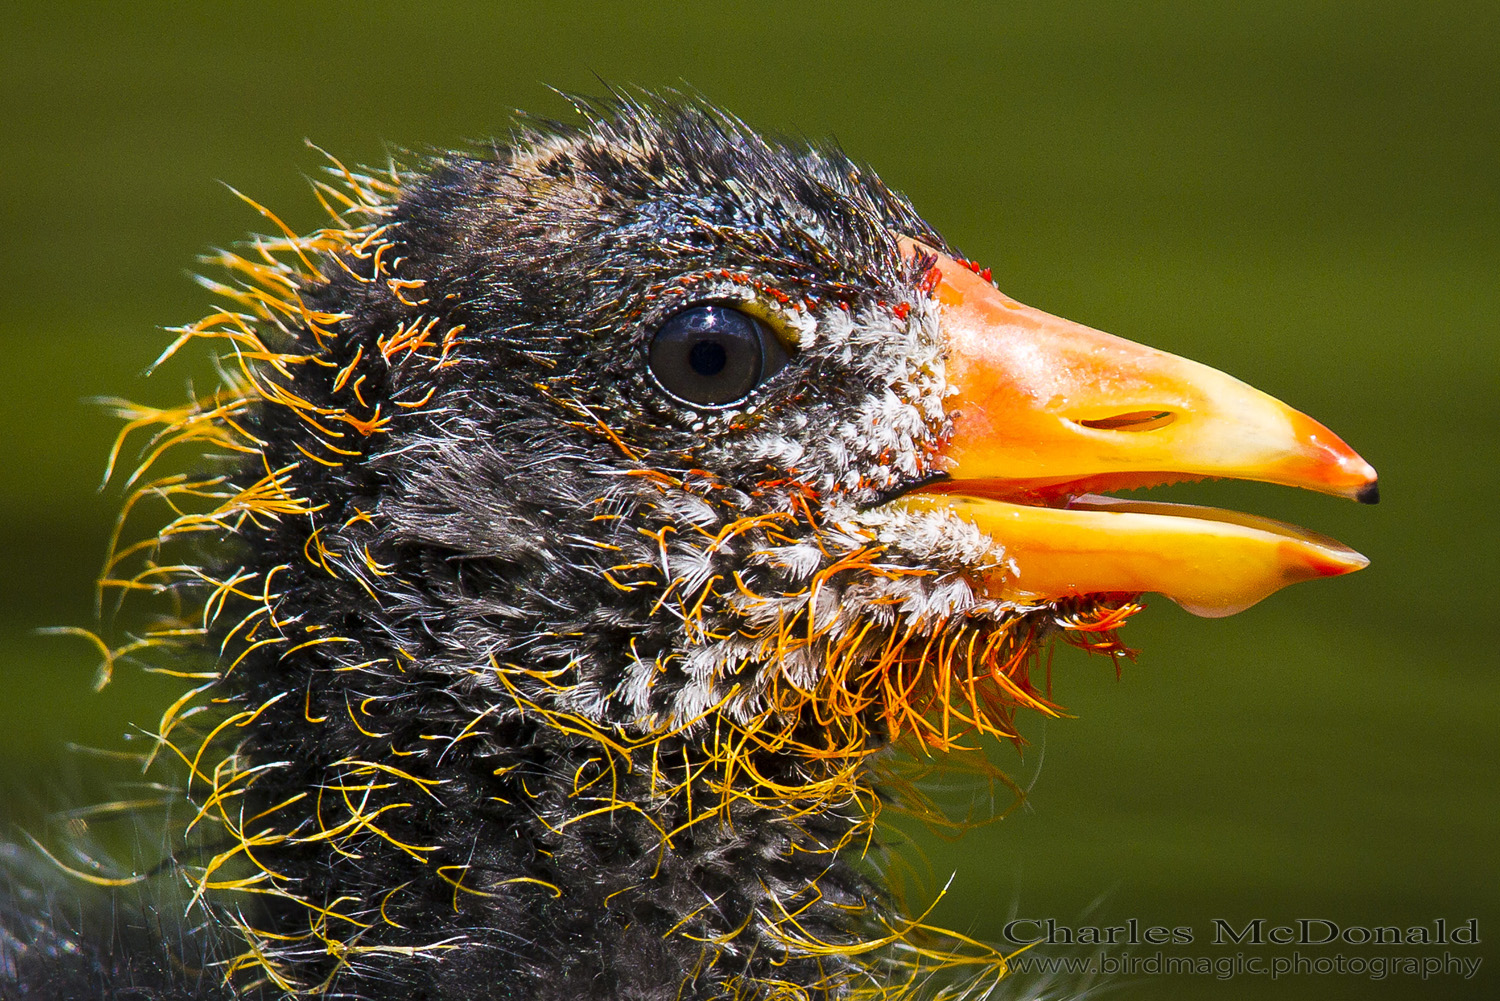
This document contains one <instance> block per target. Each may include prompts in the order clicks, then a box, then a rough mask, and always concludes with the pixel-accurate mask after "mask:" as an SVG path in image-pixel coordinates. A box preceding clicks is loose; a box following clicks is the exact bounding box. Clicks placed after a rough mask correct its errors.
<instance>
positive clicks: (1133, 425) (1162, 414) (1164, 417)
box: [1073, 410, 1177, 431]
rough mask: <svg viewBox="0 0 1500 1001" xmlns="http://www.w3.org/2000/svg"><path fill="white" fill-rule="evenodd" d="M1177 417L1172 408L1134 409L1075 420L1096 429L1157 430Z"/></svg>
mask: <svg viewBox="0 0 1500 1001" xmlns="http://www.w3.org/2000/svg"><path fill="white" fill-rule="evenodd" d="M1176 419H1177V415H1176V414H1174V413H1172V412H1171V411H1170V410H1132V411H1131V412H1130V413H1128V414H1115V415H1114V416H1113V417H1101V418H1100V419H1099V420H1096V421H1074V422H1073V423H1075V424H1081V425H1083V426H1084V427H1086V428H1093V429H1094V430H1096V431H1155V430H1156V429H1157V428H1164V427H1166V426H1167V425H1168V424H1171V423H1172V422H1173V421H1175V420H1176Z"/></svg>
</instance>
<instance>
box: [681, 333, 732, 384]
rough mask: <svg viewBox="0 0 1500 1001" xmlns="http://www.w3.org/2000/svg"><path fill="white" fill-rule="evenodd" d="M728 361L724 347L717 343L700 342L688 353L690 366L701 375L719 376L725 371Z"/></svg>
mask: <svg viewBox="0 0 1500 1001" xmlns="http://www.w3.org/2000/svg"><path fill="white" fill-rule="evenodd" d="M728 360H729V355H728V354H727V353H726V352H725V350H724V345H722V344H720V343H719V342H717V341H699V342H698V343H697V344H694V345H693V348H692V350H691V351H689V352H688V364H689V365H691V366H693V371H694V372H697V373H698V374H699V375H705V376H707V375H718V374H719V373H720V372H722V371H724V363H725V362H727V361H728Z"/></svg>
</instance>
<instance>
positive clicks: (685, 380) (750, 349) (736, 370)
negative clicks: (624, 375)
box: [647, 305, 789, 407]
mask: <svg viewBox="0 0 1500 1001" xmlns="http://www.w3.org/2000/svg"><path fill="white" fill-rule="evenodd" d="M647 360H648V362H649V364H650V367H651V374H652V375H654V376H655V377H656V381H657V382H658V383H659V384H660V385H661V387H662V388H663V389H665V390H666V391H667V392H669V393H671V394H672V395H673V396H675V397H677V398H678V399H679V400H682V401H684V402H686V403H693V404H697V405H699V406H707V407H722V406H726V405H728V404H731V403H735V402H737V401H739V400H742V399H744V398H745V397H746V396H748V395H750V393H751V391H752V390H754V389H755V387H756V386H758V385H760V383H761V382H763V381H764V380H765V379H767V378H769V377H770V376H772V375H774V374H776V372H778V371H780V370H781V368H782V367H783V366H784V365H786V363H787V361H788V360H789V359H788V357H787V353H786V349H785V348H784V347H782V346H781V342H780V341H779V340H777V339H776V335H775V334H773V333H772V332H771V331H770V329H769V328H768V327H767V326H766V325H765V324H764V323H762V322H761V321H760V320H757V319H756V318H754V317H752V316H749V315H747V314H745V313H742V312H740V311H739V310H737V309H734V308H733V307H730V306H719V305H702V306H690V307H688V308H687V309H684V310H683V311H682V312H680V313H677V314H675V315H673V316H670V317H668V318H667V320H666V321H665V322H664V323H663V324H662V325H661V327H660V328H659V329H658V330H657V331H656V335H655V337H653V338H652V341H651V347H650V350H649V353H648V359H647Z"/></svg>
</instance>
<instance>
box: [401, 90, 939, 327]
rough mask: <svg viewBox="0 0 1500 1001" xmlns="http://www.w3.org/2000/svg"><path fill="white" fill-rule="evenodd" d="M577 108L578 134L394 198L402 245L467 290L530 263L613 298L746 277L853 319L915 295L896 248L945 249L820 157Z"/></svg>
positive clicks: (785, 144)
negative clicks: (840, 307) (661, 286)
mask: <svg viewBox="0 0 1500 1001" xmlns="http://www.w3.org/2000/svg"><path fill="white" fill-rule="evenodd" d="M578 107H579V110H580V112H581V113H582V114H583V115H584V118H585V121H584V122H583V123H582V124H579V125H575V126H565V125H556V124H553V125H548V126H544V127H533V128H526V129H522V130H519V131H518V132H517V133H516V134H515V135H514V136H513V137H512V142H511V144H510V145H508V146H499V145H497V146H495V147H493V149H492V151H491V154H490V155H488V156H470V157H453V156H449V157H445V158H444V159H442V160H441V161H440V162H438V163H436V164H433V165H431V169H430V170H429V171H428V173H427V176H425V177H423V178H421V179H419V180H418V182H417V183H416V184H414V185H413V186H412V187H410V188H409V189H408V190H407V191H406V193H405V194H404V196H403V199H402V204H401V207H400V209H399V213H398V219H399V220H400V222H401V224H402V229H403V230H404V232H403V234H402V236H403V239H404V240H405V241H407V242H414V243H417V244H419V245H420V246H419V249H420V250H421V254H420V256H421V257H422V258H423V259H424V260H426V261H428V262H429V263H430V262H431V261H433V260H434V259H438V260H441V259H444V258H446V259H447V263H448V264H449V267H450V268H451V269H452V272H456V273H457V274H461V275H463V276H465V277H467V278H468V279H470V280H471V283H472V281H474V280H482V279H484V278H486V277H488V278H489V279H490V280H491V281H500V282H502V284H503V276H504V274H505V272H507V271H508V270H510V269H509V268H507V267H506V265H507V264H514V263H517V262H524V263H525V264H526V265H527V268H526V270H528V271H529V272H530V273H531V274H532V275H533V276H537V277H540V276H541V275H542V274H544V273H546V274H550V275H553V276H556V277H558V278H559V279H562V278H565V277H566V276H568V275H569V274H570V273H572V274H574V275H576V276H578V277H582V276H583V275H582V274H580V273H586V275H587V277H588V278H589V279H590V280H591V281H592V282H593V283H594V284H595V286H596V287H597V288H598V289H599V290H600V291H601V292H604V293H605V294H613V295H622V294H627V293H628V292H630V291H631V290H638V289H641V288H642V287H646V288H650V287H651V283H650V282H644V283H643V282H642V280H641V279H642V274H641V269H642V267H643V266H646V267H649V268H653V269H655V270H656V273H657V277H658V279H659V281H661V282H666V281H670V280H671V279H672V278H673V277H677V276H682V275H692V274H697V273H703V272H712V271H715V270H719V269H727V270H737V269H746V268H750V269H755V270H757V271H761V272H765V273H768V274H769V275H771V276H774V278H775V280H776V282H777V286H778V287H777V288H776V290H775V291H776V292H778V293H780V294H781V295H785V296H787V297H788V298H789V299H798V300H800V299H804V298H806V299H811V300H814V301H823V300H827V299H835V300H838V301H844V302H849V303H851V304H853V303H859V302H864V301H870V300H872V299H875V298H879V297H881V296H890V295H891V294H892V290H893V289H896V288H900V287H903V286H905V285H906V284H907V283H908V282H909V280H910V278H911V276H910V274H909V273H908V272H909V270H910V269H909V268H908V267H907V266H906V265H905V263H904V262H903V261H902V259H901V256H900V254H899V252H898V250H897V246H896V237H897V236H900V235H906V236H912V237H916V238H918V239H921V240H923V241H924V242H927V243H928V244H929V245H932V246H937V247H943V246H945V244H944V242H943V240H942V238H941V237H940V236H939V235H938V234H937V233H936V232H934V231H933V230H932V228H931V227H930V226H928V225H927V223H925V222H924V221H923V220H922V219H921V217H919V216H918V215H917V213H916V211H915V210H914V209H913V208H912V207H911V205H910V203H909V202H907V200H906V199H905V198H903V197H902V196H901V195H899V194H897V193H895V192H893V191H891V190H890V189H889V188H887V187H886V186H885V185H884V184H883V183H882V182H881V181H880V179H879V178H878V177H877V176H875V174H874V173H872V172H871V171H869V170H868V169H866V168H863V167H861V166H859V165H857V164H855V163H854V162H853V161H851V160H850V159H849V158H848V157H847V156H845V155H844V154H843V153H842V152H841V151H839V150H838V149H837V148H835V147H832V146H830V145H818V146H814V145H810V144H807V143H804V142H800V141H794V140H768V139H766V138H764V137H762V136H760V135H758V134H756V133H755V132H753V131H752V130H750V129H749V128H748V127H747V126H745V125H744V124H743V123H741V122H740V121H738V120H737V119H734V118H732V117H730V116H728V115H725V114H723V113H721V112H719V111H716V110H714V109H711V108H709V107H706V106H703V105H687V106H682V105H668V104H665V103H648V102H644V101H625V100H617V101H610V102H603V103H601V102H594V103H588V104H585V103H582V102H580V103H579V105H578ZM487 266H488V267H487ZM497 266H498V267H497ZM486 272H488V274H486ZM464 291H465V292H466V293H469V292H474V291H481V290H480V289H474V288H467V289H465V290H464ZM490 291H492V292H495V293H501V294H504V293H506V292H511V293H519V292H525V293H529V294H531V295H534V294H535V293H536V292H538V291H543V290H540V289H537V288H534V287H529V288H524V289H523V288H509V289H507V288H503V287H502V288H495V289H491V290H490ZM514 298H515V297H512V301H514ZM464 301H467V302H470V303H472V302H474V300H472V299H468V298H466V297H465V298H464ZM486 305H488V306H494V305H497V304H496V303H494V302H493V301H491V302H488V303H486ZM557 318H558V319H565V318H566V317H565V316H562V315H559V316H558V317H557Z"/></svg>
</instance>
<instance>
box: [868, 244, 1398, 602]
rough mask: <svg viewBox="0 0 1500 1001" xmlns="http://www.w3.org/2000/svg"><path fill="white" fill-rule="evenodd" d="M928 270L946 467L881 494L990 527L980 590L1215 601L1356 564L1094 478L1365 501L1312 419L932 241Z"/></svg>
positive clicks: (1368, 496) (1366, 475) (1276, 533)
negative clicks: (907, 489) (1229, 485)
mask: <svg viewBox="0 0 1500 1001" xmlns="http://www.w3.org/2000/svg"><path fill="white" fill-rule="evenodd" d="M904 243H905V246H904V248H903V249H904V250H905V251H906V252H907V253H908V254H919V253H920V254H924V255H930V254H931V251H929V250H927V248H925V247H922V246H920V245H917V244H915V243H913V242H911V241H904ZM928 282H929V287H932V288H933V295H934V297H935V298H936V300H937V302H938V304H939V319H940V324H941V327H942V333H943V336H944V338H945V341H946V376H947V381H948V386H949V390H948V391H949V396H948V398H947V399H946V401H945V405H946V407H947V410H948V413H949V415H950V417H951V420H952V433H951V435H950V436H949V437H948V439H947V440H946V442H945V443H944V445H943V447H942V450H941V451H942V457H943V460H944V462H945V464H946V465H945V468H946V470H947V472H948V473H949V479H947V480H945V481H942V482H940V483H937V484H934V485H933V486H931V487H929V488H926V490H924V491H922V492H919V493H915V494H911V495H908V496H906V497H903V498H901V499H899V500H897V501H895V502H893V503H895V504H900V505H903V506H905V507H907V508H909V509H913V510H924V509H926V510H933V509H947V510H952V511H954V512H956V513H957V514H959V515H960V516H962V517H964V518H967V519H969V520H971V521H972V522H973V523H974V524H975V525H977V526H978V527H979V528H980V529H982V530H983V531H985V532H987V533H988V534H990V535H991V536H992V537H993V538H994V539H995V541H996V543H997V544H998V546H1000V547H1002V548H1003V550H1004V560H1003V561H1002V564H1003V569H1002V570H1000V571H997V572H996V573H995V574H993V575H992V578H991V579H988V580H987V581H986V586H987V587H988V588H989V590H990V592H991V593H992V595H993V596H995V597H998V598H1004V599H1009V600H1015V601H1020V602H1031V601H1045V600H1054V599H1058V598H1063V597H1067V596H1072V595H1082V594H1106V593H1140V592H1144V591H1152V592H1158V593H1161V594H1164V595H1166V596H1167V597H1169V598H1171V599H1173V600H1174V601H1176V602H1177V603H1178V604H1180V605H1182V606H1183V607H1184V608H1187V609H1188V610H1189V611H1191V612H1194V613H1196V614H1199V615H1210V616H1218V615H1230V614H1233V613H1234V612H1237V611H1240V610H1242V609H1245V608H1248V607H1249V606H1251V605H1253V604H1255V603H1256V602H1257V601H1260V600H1261V599H1262V598H1264V597H1266V596H1267V595H1269V594H1272V593H1274V592H1275V591H1277V590H1280V589H1281V588H1282V587H1285V586H1286V585H1288V584H1292V583H1296V582H1297V581H1300V580H1307V579H1309V578H1313V577H1327V576H1334V575H1338V574H1344V573H1350V572H1352V571H1354V570H1358V569H1361V568H1362V567H1364V566H1366V565H1367V564H1368V562H1369V561H1368V560H1366V559H1365V558H1364V557H1363V556H1361V555H1359V554H1358V553H1356V552H1354V551H1353V550H1352V549H1349V548H1347V547H1345V546H1343V545H1341V544H1339V543H1338V542H1335V541H1334V540H1332V539H1329V538H1326V537H1324V536H1320V535H1316V534H1314V533H1311V532H1307V531H1305V530H1303V529H1300V528H1297V527H1295V526H1292V525H1287V524H1285V523H1283V522H1277V521H1272V520H1270V519H1267V518H1258V517H1254V516H1251V515H1243V514H1237V513H1234V512H1227V511H1218V510H1215V509H1213V508H1202V507H1194V506H1190V505H1182V504H1163V503H1150V502H1137V501H1124V500H1118V499H1115V498H1110V497H1102V496H1096V495H1097V494H1101V493H1103V492H1106V491H1111V490H1121V489H1128V488H1132V487H1140V486H1149V485H1152V484H1159V483H1169V482H1173V481H1178V480H1186V479H1200V478H1204V477H1227V478H1233V479H1243V480H1264V481H1266V482H1270V483H1281V484H1285V485H1287V486H1295V487H1305V488H1307V489H1310V490H1319V491H1322V492H1324V493H1331V494H1338V495H1341V496H1345V497H1351V498H1354V499H1357V500H1360V501H1363V502H1366V503H1373V502H1374V501H1375V500H1376V499H1378V492H1377V488H1376V475H1375V470H1374V469H1373V468H1372V467H1371V466H1370V464H1369V463H1367V462H1365V461H1364V460H1363V459H1361V458H1360V457H1359V456H1358V455H1357V454H1356V453H1355V452H1354V451H1353V450H1352V449H1351V448H1349V446H1348V445H1345V444H1344V443H1343V442H1342V441H1341V440H1339V438H1338V437H1337V436H1336V435H1334V434H1333V433H1332V432H1331V431H1329V430H1328V429H1327V428H1325V427H1323V425H1321V424H1319V423H1318V422H1317V421H1314V420H1312V419H1311V418H1310V417H1307V416H1305V415H1303V414H1301V413H1299V412H1297V411H1296V410H1293V409H1292V408H1290V407H1288V406H1287V405H1286V404H1284V403H1281V402H1280V401H1278V400H1276V399H1273V398H1272V397H1270V396H1267V395H1266V394H1265V393H1262V392H1260V391H1259V390H1257V389H1254V388H1252V387H1250V386H1248V385H1246V384H1245V383H1243V382H1240V381H1239V380H1237V379H1234V378H1232V377H1230V376H1228V375H1225V374H1224V373H1222V372H1219V371H1217V370H1215V369H1212V368H1209V367H1208V366H1206V365H1200V364H1198V363H1197V362H1193V361H1189V360H1187V359H1185V358H1179V357H1177V356H1176V355H1171V354H1167V353H1166V352H1164V351H1157V350H1155V349H1153V348H1148V347H1145V346H1143V345H1140V344H1135V343H1133V342H1131V341H1127V340H1124V339H1123V338H1119V337H1115V336H1112V335H1110V334H1106V333H1103V332H1101V331H1098V330H1093V329H1091V328H1089V327H1085V326H1082V325H1081V324H1077V323H1072V322H1070V321H1068V320H1063V319H1059V318H1058V317H1055V316H1050V315H1048V314H1046V313H1043V312H1041V311H1039V310H1035V309H1032V308H1031V307H1029V306H1025V305H1022V304H1021V303H1019V302H1016V301H1015V300H1014V299H1011V298H1009V297H1007V296H1005V295H1003V294H1001V293H1000V292H998V291H996V290H995V288H994V287H993V286H992V285H991V284H990V283H989V282H988V281H987V280H985V279H984V278H982V277H980V276H979V275H978V274H975V273H974V272H973V271H972V270H970V268H969V267H967V266H966V265H964V264H962V263H960V262H958V261H955V260H953V259H952V258H948V257H945V256H942V255H938V258H937V262H936V265H935V269H934V272H929V279H928Z"/></svg>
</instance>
